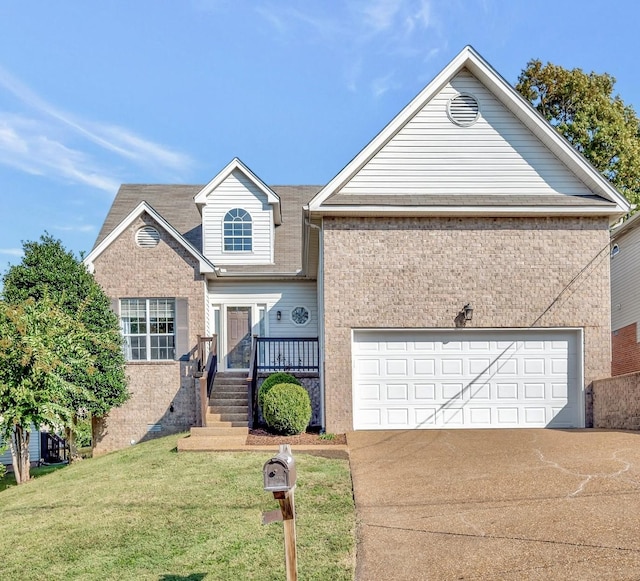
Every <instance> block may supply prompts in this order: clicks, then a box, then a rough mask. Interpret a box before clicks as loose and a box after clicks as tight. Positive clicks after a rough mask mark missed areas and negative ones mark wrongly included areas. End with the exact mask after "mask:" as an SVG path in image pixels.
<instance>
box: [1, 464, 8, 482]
mask: <svg viewBox="0 0 640 581" xmlns="http://www.w3.org/2000/svg"><path fill="white" fill-rule="evenodd" d="M6 473H7V467H6V466H5V465H4V464H0V480H2V478H4V475H5V474H6Z"/></svg>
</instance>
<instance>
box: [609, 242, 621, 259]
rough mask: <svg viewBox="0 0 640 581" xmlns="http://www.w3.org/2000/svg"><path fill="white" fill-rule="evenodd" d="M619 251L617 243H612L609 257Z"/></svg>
mask: <svg viewBox="0 0 640 581" xmlns="http://www.w3.org/2000/svg"><path fill="white" fill-rule="evenodd" d="M619 252H620V247H619V246H618V245H617V244H614V245H613V246H612V247H611V258H613V257H614V256H615V255H616V254H618V253H619Z"/></svg>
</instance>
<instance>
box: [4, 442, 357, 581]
mask: <svg viewBox="0 0 640 581" xmlns="http://www.w3.org/2000/svg"><path fill="white" fill-rule="evenodd" d="M176 441H177V437H176V436H172V437H166V438H162V439H159V440H154V441H151V442H147V443H144V444H138V445H137V446H134V447H131V448H128V449H126V450H123V451H121V452H117V453H114V454H109V455H106V456H102V457H99V458H95V459H90V460H84V461H82V462H79V463H77V464H73V465H72V466H69V467H66V468H63V469H61V470H57V471H55V472H53V473H51V474H48V475H46V476H41V477H39V478H37V479H35V480H32V481H31V482H28V483H27V484H25V485H23V486H14V487H11V488H8V489H6V490H4V491H3V492H0V554H2V564H1V565H0V568H1V572H2V574H1V576H2V578H6V579H21V580H24V581H27V580H32V579H33V580H36V579H47V580H54V579H65V580H66V579H87V580H89V579H100V580H105V579H114V580H115V579H118V580H120V579H140V580H144V579H149V580H151V579H153V580H154V581H158V580H162V581H169V580H171V579H176V580H177V579H182V580H185V579H189V580H190V581H201V580H202V581H209V580H214V579H216V580H217V579H220V580H231V579H234V580H235V579H238V580H241V579H242V580H244V579H259V580H261V581H262V580H264V581H268V580H273V581H276V580H283V579H285V570H284V542H283V528H282V523H275V524H270V525H267V526H263V525H262V524H261V516H262V512H263V511H265V510H273V509H275V508H277V506H278V504H277V501H275V500H274V499H273V495H272V494H271V493H266V492H264V490H263V488H262V486H263V482H262V466H263V464H264V462H265V461H266V460H268V459H269V457H270V454H269V453H266V454H265V453H264V452H262V453H258V452H244V453H186V452H182V453H180V454H177V453H176V452H175V446H176ZM275 453H277V447H274V454H275ZM295 457H296V463H297V472H298V486H297V488H296V493H295V494H296V497H295V499H296V513H297V520H296V526H297V536H298V572H299V578H300V579H301V581H302V580H312V579H315V580H318V581H326V580H329V579H330V580H332V581H334V580H351V579H353V569H354V554H355V548H354V527H355V511H354V506H353V498H352V490H351V479H350V475H349V467H348V462H347V461H346V460H336V459H326V458H319V457H316V456H309V455H305V454H295Z"/></svg>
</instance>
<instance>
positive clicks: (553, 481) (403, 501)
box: [347, 429, 640, 581]
mask: <svg viewBox="0 0 640 581" xmlns="http://www.w3.org/2000/svg"><path fill="white" fill-rule="evenodd" d="M347 441H348V445H349V451H350V461H351V471H352V476H353V486H354V495H355V501H356V510H357V516H358V547H357V551H358V552H357V567H356V579H357V581H384V580H387V579H389V580H394V581H396V580H449V579H451V580H461V579H464V580H479V579H491V580H513V581H515V580H519V581H520V580H523V579H536V580H537V579H540V580H545V581H547V580H553V579H562V580H567V579H570V580H581V579H598V580H615V581H624V580H632V579H633V580H638V579H640V433H637V432H617V431H598V430H527V429H522V430H416V431H369V432H366V431H364V432H351V433H349V434H348V435H347Z"/></svg>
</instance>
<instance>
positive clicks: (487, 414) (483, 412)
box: [469, 408, 492, 427]
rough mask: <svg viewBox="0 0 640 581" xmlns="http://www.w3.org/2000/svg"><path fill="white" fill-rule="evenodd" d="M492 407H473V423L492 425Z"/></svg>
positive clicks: (471, 419)
mask: <svg viewBox="0 0 640 581" xmlns="http://www.w3.org/2000/svg"><path fill="white" fill-rule="evenodd" d="M491 411H492V410H491V408H473V409H470V410H469V422H470V424H471V425H473V426H475V427H478V426H487V427H488V426H491V424H492V419H491Z"/></svg>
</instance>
